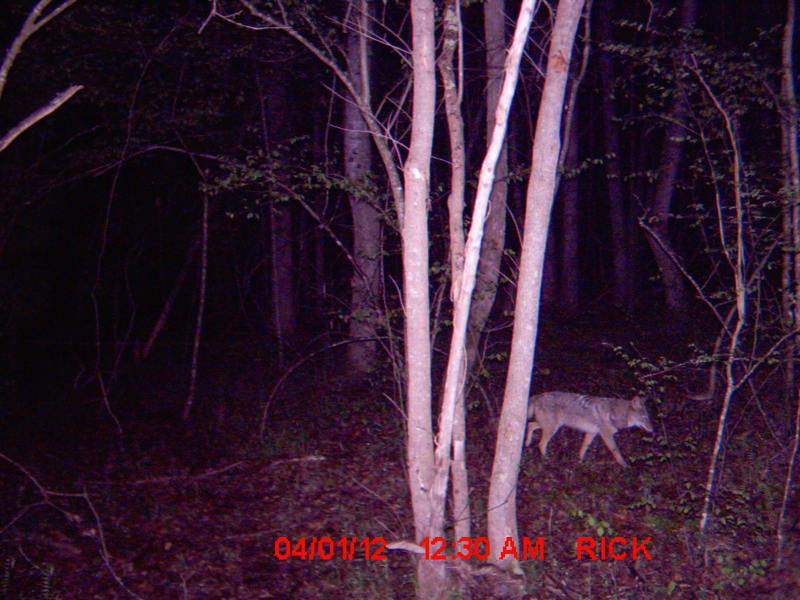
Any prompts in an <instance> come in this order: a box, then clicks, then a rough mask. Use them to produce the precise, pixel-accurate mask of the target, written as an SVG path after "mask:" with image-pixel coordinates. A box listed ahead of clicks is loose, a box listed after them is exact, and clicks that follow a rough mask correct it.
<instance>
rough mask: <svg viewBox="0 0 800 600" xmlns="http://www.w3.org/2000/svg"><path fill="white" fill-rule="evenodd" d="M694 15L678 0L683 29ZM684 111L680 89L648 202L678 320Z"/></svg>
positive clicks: (684, 304) (689, 4)
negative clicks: (676, 196)
mask: <svg viewBox="0 0 800 600" xmlns="http://www.w3.org/2000/svg"><path fill="white" fill-rule="evenodd" d="M696 15H697V1H696V0H683V1H682V2H681V27H682V28H683V29H688V28H691V27H693V26H694V23H695V20H696ZM687 114H688V108H687V106H686V101H685V99H684V98H683V97H682V95H681V93H680V90H676V91H675V97H674V99H673V101H672V104H671V105H670V108H669V111H668V123H667V126H666V127H665V128H664V145H663V146H662V149H661V159H660V161H659V174H658V179H657V180H656V186H655V190H654V192H653V198H652V202H651V205H650V208H651V217H652V219H653V223H652V229H653V231H654V232H655V234H656V235H657V236H658V240H655V239H653V237H652V236H648V237H647V241H648V243H649V244H650V249H651V250H652V252H653V256H654V258H655V260H656V264H657V265H658V268H659V271H660V272H661V281H662V285H663V288H664V297H665V300H666V303H667V308H668V309H669V311H670V312H671V313H672V314H673V316H674V317H676V318H678V319H680V320H684V319H685V318H686V317H687V311H688V301H687V296H686V286H685V284H684V280H683V275H682V274H681V272H680V269H678V267H677V266H676V265H675V263H674V262H673V261H672V259H671V258H670V254H672V255H675V254H676V253H675V252H674V250H673V249H672V244H671V241H670V235H669V220H670V216H671V213H672V192H673V190H674V188H675V183H676V181H677V180H678V169H679V168H680V164H681V161H682V160H683V138H684V136H685V132H686V127H685V123H686V118H687ZM659 240H660V243H659Z"/></svg>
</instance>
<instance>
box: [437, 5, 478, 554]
mask: <svg viewBox="0 0 800 600" xmlns="http://www.w3.org/2000/svg"><path fill="white" fill-rule="evenodd" d="M459 2H460V0H447V2H446V4H445V6H444V16H443V23H444V32H443V41H442V53H441V55H440V56H439V71H440V72H441V74H442V87H443V89H444V101H445V112H446V114H447V130H448V132H449V134H450V195H449V197H448V199H447V210H448V213H449V230H450V272H451V282H450V295H451V300H452V301H453V302H454V303H455V302H456V300H457V298H456V295H457V292H458V290H460V289H461V277H462V273H463V268H464V188H465V183H466V156H465V150H464V119H463V117H462V116H461V87H460V86H459V84H458V82H459V81H462V80H463V79H462V73H463V68H462V67H463V65H462V64H461V61H460V60H459V63H458V71H457V73H458V75H456V71H455V70H454V68H453V59H454V57H455V56H456V51H457V50H459V40H460V39H461V14H460V5H459ZM459 56H460V55H459ZM454 400H455V411H454V414H453V462H452V465H451V473H452V477H453V485H452V489H453V521H454V522H453V530H454V534H455V535H454V539H456V540H459V539H461V538H468V537H470V532H471V518H472V517H471V515H470V510H469V478H468V473H467V455H466V450H467V446H466V440H467V430H466V407H465V406H464V386H463V385H461V386H460V392H459V393H458V394H457V396H456V398H455V399H454Z"/></svg>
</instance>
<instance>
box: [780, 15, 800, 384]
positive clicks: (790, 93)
mask: <svg viewBox="0 0 800 600" xmlns="http://www.w3.org/2000/svg"><path fill="white" fill-rule="evenodd" d="M796 12H797V8H796V5H795V0H787V3H786V24H785V26H784V30H783V47H782V67H783V77H782V78H781V95H782V97H783V103H784V110H785V114H784V115H783V116H782V119H781V132H782V138H781V141H782V145H783V156H784V161H783V173H784V175H783V185H784V188H785V189H786V202H785V204H784V206H783V215H782V216H783V240H784V242H783V243H784V250H783V265H782V273H781V276H782V281H781V283H782V289H783V315H784V316H783V318H784V324H785V325H784V326H785V328H786V329H788V330H791V329H797V328H798V327H800V310H798V306H800V304H799V303H800V213H799V212H798V211H800V157H799V156H798V148H797V135H798V124H797V120H798V116H799V115H798V109H797V94H796V91H795V68H794V35H795V19H796ZM798 356H800V337H797V336H795V340H794V341H793V342H791V341H790V342H789V343H788V344H787V345H786V357H785V362H786V365H785V369H784V389H785V390H786V391H787V393H791V392H792V391H793V390H795V389H796V379H797V375H796V372H795V367H796V365H795V363H796V361H797V358H798Z"/></svg>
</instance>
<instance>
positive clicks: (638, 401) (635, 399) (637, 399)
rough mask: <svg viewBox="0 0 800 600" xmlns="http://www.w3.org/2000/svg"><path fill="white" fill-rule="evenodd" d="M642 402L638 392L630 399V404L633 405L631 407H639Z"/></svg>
mask: <svg viewBox="0 0 800 600" xmlns="http://www.w3.org/2000/svg"><path fill="white" fill-rule="evenodd" d="M642 404H644V400H642V397H641V396H639V395H638V394H637V395H636V396H634V397H633V400H631V406H633V408H639V407H640V406H642Z"/></svg>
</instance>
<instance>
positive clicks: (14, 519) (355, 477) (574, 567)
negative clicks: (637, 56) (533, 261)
mask: <svg viewBox="0 0 800 600" xmlns="http://www.w3.org/2000/svg"><path fill="white" fill-rule="evenodd" d="M650 326H651V327H653V328H655V327H656V326H654V325H653V324H652V323H651V325H650ZM659 329H660V331H659V334H658V335H657V336H656V335H652V334H651V332H650V331H648V330H647V329H644V328H642V327H640V326H638V325H637V324H636V323H635V322H633V321H625V320H624V319H607V320H602V319H596V318H591V319H589V318H587V319H586V320H585V321H582V320H572V321H569V322H556V321H545V324H544V325H543V329H542V333H541V338H540V344H539V348H538V349H537V369H536V372H535V376H534V383H533V390H534V391H535V392H539V391H545V390H552V389H562V390H571V391H578V392H584V393H588V394H598V395H605V396H609V395H613V396H620V397H628V396H632V395H633V393H634V392H635V391H636V390H637V388H638V389H641V383H642V381H645V380H646V379H648V377H647V375H648V374H649V379H651V380H656V381H658V385H656V386H654V389H652V390H651V394H650V396H649V399H648V405H649V409H650V413H651V417H652V420H653V424H654V427H655V432H654V434H653V435H649V434H646V433H645V432H642V431H640V430H625V431H621V432H620V433H619V434H618V435H617V440H618V444H619V447H620V450H621V452H622V454H623V455H624V456H625V457H626V458H627V459H628V461H629V463H630V464H631V468H629V469H622V468H621V467H619V466H618V465H617V464H616V463H615V462H614V461H613V457H612V456H611V454H610V452H609V451H608V449H607V448H605V446H604V445H603V444H602V443H601V442H600V441H599V440H595V442H594V444H593V445H592V446H591V448H590V449H589V453H588V455H587V460H586V461H585V463H583V464H579V463H578V462H577V454H578V446H579V444H580V439H581V434H579V433H578V432H575V431H571V430H562V431H561V432H559V434H558V435H556V436H555V437H554V438H553V440H552V441H551V443H550V447H549V450H548V456H547V459H546V460H544V461H543V460H542V459H541V457H540V456H539V453H538V450H537V449H536V447H535V445H534V446H532V447H531V448H527V449H525V450H524V453H523V461H522V466H521V473H520V488H519V492H518V495H517V501H518V517H519V533H520V535H521V536H524V537H527V538H530V539H531V540H533V541H534V542H535V541H536V540H538V538H540V537H541V538H542V544H543V546H542V547H543V548H544V555H543V557H542V556H537V557H535V558H532V559H528V560H524V561H523V562H522V568H523V570H524V572H525V585H526V588H527V589H528V590H529V594H530V595H529V597H530V598H537V599H550V598H552V599H568V600H577V599H611V598H614V599H626V598H631V599H633V598H665V599H666V598H676V599H687V600H688V599H702V598H709V599H711V598H776V599H779V598H786V599H790V598H792V599H795V600H796V599H797V598H799V597H800V592H799V590H800V523H798V520H799V519H800V498H799V496H800V493H799V492H798V487H797V486H798V483H797V482H796V481H795V487H794V493H793V496H792V502H791V505H790V510H789V513H788V514H789V516H790V518H789V522H788V528H787V529H788V534H787V538H786V540H785V542H784V560H783V564H782V566H780V567H779V566H777V565H776V564H775V560H774V559H775V546H776V535H775V527H776V521H777V515H778V510H779V508H780V504H781V499H782V493H783V485H784V482H785V479H786V465H787V458H788V455H789V446H788V445H787V440H788V439H789V432H790V430H791V423H792V421H791V417H792V414H793V410H794V409H793V407H792V406H791V405H787V404H786V403H781V402H780V400H779V398H778V393H777V391H775V390H773V391H770V390H769V389H768V388H765V389H762V390H759V391H758V393H755V394H754V393H750V392H748V393H747V394H745V393H742V395H741V397H740V398H739V399H738V400H737V402H736V403H735V405H734V407H733V411H732V414H731V419H730V425H731V427H730V430H729V436H728V439H727V444H726V451H725V453H724V469H723V471H722V476H721V477H720V479H719V482H718V485H719V490H720V492H719V494H718V495H717V497H716V503H715V510H714V514H713V517H712V520H711V526H710V530H709V534H708V537H707V539H706V551H705V553H703V552H701V551H700V550H699V545H698V544H699V539H698V522H699V519H700V514H701V510H702V507H703V499H704V493H703V490H704V484H705V480H706V477H707V469H708V463H709V457H710V454H711V451H712V447H713V443H714V438H715V434H716V428H717V416H718V413H719V404H718V402H705V403H701V402H696V401H692V400H689V399H688V398H687V393H688V390H689V388H694V390H693V391H697V388H700V387H702V377H701V375H700V374H699V373H697V372H694V373H692V372H690V371H688V370H686V369H683V370H665V368H666V367H665V365H666V364H667V363H666V362H664V363H662V362H660V361H661V359H662V358H663V359H666V360H668V361H681V360H685V359H686V358H687V355H688V350H687V347H688V344H690V343H692V342H697V341H698V340H692V339H687V338H688V336H687V333H686V332H684V331H670V328H669V327H668V326H667V325H666V324H662V325H661V327H660V328H659ZM653 331H655V329H653ZM665 332H666V333H665ZM500 343H501V342H498V345H499V344H500ZM502 343H505V341H502ZM615 348H616V349H615ZM334 352H335V351H334ZM493 353H496V350H492V349H489V351H488V353H487V354H488V355H491V354H493ZM259 354H260V353H259V352H257V351H252V350H251V349H249V348H247V347H240V348H236V349H229V350H227V351H226V358H224V359H223V358H221V357H215V360H214V361H209V363H210V364H212V365H213V367H208V368H207V369H206V370H205V371H204V374H203V375H202V378H203V379H201V381H202V382H203V386H202V390H203V391H202V393H201V394H200V396H199V397H198V403H197V406H198V413H199V414H198V419H197V420H196V421H197V422H196V423H194V424H192V425H190V426H182V425H178V424H176V423H177V421H175V420H174V418H172V417H170V415H174V414H178V413H179V408H180V403H181V402H182V401H183V395H184V394H185V387H186V386H185V373H183V371H180V370H178V369H175V368H174V366H173V368H172V369H168V368H166V367H165V368H164V369H163V370H162V372H161V373H159V374H155V373H153V374H152V375H151V376H150V377H149V379H147V380H145V379H144V378H141V379H140V380H138V381H137V383H136V384H135V385H133V384H129V386H128V387H127V388H126V390H125V394H124V395H121V397H120V399H119V410H118V413H119V414H118V416H119V418H120V420H121V423H122V425H123V429H124V431H125V435H124V436H123V437H120V436H119V435H118V434H117V433H116V429H115V427H114V426H113V422H112V421H111V419H110V418H109V417H108V415H107V414H106V413H105V412H104V411H103V407H102V404H100V403H97V402H94V403H91V404H89V405H85V406H83V408H82V410H83V411H84V412H85V415H84V416H81V415H80V414H79V413H78V411H77V410H73V409H72V408H70V407H69V406H65V407H64V408H62V409H61V412H58V413H55V412H52V411H51V412H50V413H48V414H50V415H51V417H52V415H53V414H58V417H53V418H46V417H44V416H42V415H39V416H38V417H35V418H34V417H31V418H30V419H28V420H27V421H25V422H23V421H22V420H21V421H20V422H19V423H18V426H15V427H14V428H13V431H14V434H13V435H10V436H8V437H7V439H6V440H5V441H4V442H3V448H1V449H0V450H2V452H3V454H4V455H5V456H6V457H8V458H11V459H13V460H14V461H15V462H16V463H17V464H16V465H13V464H10V463H9V462H7V460H5V459H4V460H3V461H2V463H3V464H2V465H0V473H2V478H1V479H0V481H1V482H2V483H0V500H2V511H1V514H0V516H1V517H2V519H3V520H2V524H0V527H2V530H1V531H0V600H6V599H13V600H22V599H26V600H27V599H40V598H41V599H57V598H58V599H67V598H74V599H98V600H99V599H112V598H120V599H122V598H135V599H144V600H169V599H176V600H178V599H180V600H200V599H230V600H255V599H312V598H314V599H327V598H330V599H334V598H337V599H344V598H352V599H361V600H367V599H391V598H397V599H401V598H412V597H413V596H414V579H413V568H412V564H411V561H410V559H409V556H408V555H407V554H405V553H404V552H399V551H389V550H385V549H384V548H383V546H382V544H383V541H386V542H393V541H397V540H411V539H412V538H413V531H412V518H411V514H410V502H409V495H408V485H407V481H406V474H405V470H404V431H403V422H402V419H401V416H400V414H401V413H400V407H399V403H398V402H397V400H396V399H391V398H392V394H393V393H394V391H393V388H392V386H391V385H390V383H389V382H388V381H379V380H376V381H374V382H371V383H370V384H369V385H358V386H354V385H351V384H348V383H347V379H346V378H345V377H342V373H341V361H342V357H341V356H332V355H328V356H324V357H320V359H319V360H312V361H308V363H306V365H304V367H303V368H302V369H299V370H298V371H297V372H296V373H295V374H294V375H293V376H292V377H290V378H289V379H288V380H287V382H286V385H285V386H284V387H283V388H282V390H281V391H280V393H278V394H277V395H276V397H275V399H274V402H273V404H272V406H271V410H270V415H269V420H268V424H267V429H266V434H265V436H264V439H263V441H257V440H254V431H255V430H256V429H257V424H258V419H259V412H260V406H261V405H262V403H263V402H264V399H265V397H266V396H267V395H268V393H269V391H270V390H271V389H272V386H273V385H274V381H275V379H276V378H275V377H274V375H273V376H270V374H269V371H270V369H269V368H267V367H265V366H263V365H264V364H266V362H265V361H264V360H260V359H259ZM262 358H263V357H262ZM503 376H504V369H503V358H502V355H497V360H496V362H495V363H492V364H489V365H488V368H487V372H486V374H485V376H484V377H483V378H482V380H481V381H480V382H479V383H480V385H479V386H476V387H474V388H473V389H472V391H471V393H470V396H469V423H468V459H469V468H470V472H469V477H470V487H471V509H472V515H473V528H472V531H473V532H474V533H473V536H474V538H478V537H480V536H483V535H485V531H486V529H485V526H486V519H485V512H486V498H487V492H488V479H489V473H490V469H491V459H492V452H493V448H494V424H495V422H496V411H497V410H498V407H499V403H500V400H501V398H502V391H501V390H502V384H503ZM754 398H757V400H756V399H754ZM137 405H138V406H140V407H141V406H142V405H146V406H148V407H149V408H148V410H147V411H142V410H140V409H139V410H137V411H132V410H127V409H126V408H125V406H137ZM134 413H135V415H136V416H135V418H134V417H133V416H129V415H133V414H134ZM90 416H91V417H92V418H90ZM18 418H20V419H21V417H18ZM7 428H8V427H7ZM9 429H10V428H9ZM22 468H24V469H25V472H23V471H22V470H21V469H22ZM579 537H590V538H594V539H595V540H596V541H597V543H598V544H600V543H601V539H602V538H605V540H606V541H610V540H611V539H612V538H624V540H625V542H617V546H616V548H615V550H616V551H617V552H620V550H621V551H627V552H628V556H626V557H625V558H624V559H622V560H613V559H612V558H611V557H610V556H606V558H605V559H602V557H600V556H598V559H597V560H592V559H591V558H590V557H589V555H588V554H584V555H583V556H582V557H581V558H580V559H578V558H576V542H577V540H578V538H579ZM634 538H635V539H636V540H637V543H639V544H641V543H643V542H644V540H648V541H647V542H646V543H645V547H646V549H647V553H646V554H645V553H642V552H640V555H639V556H638V557H637V558H636V559H635V560H632V559H631V558H630V550H631V545H630V544H631V543H632V541H633V540H634ZM313 540H316V543H314V542H313ZM303 541H305V545H303ZM448 541H452V540H448ZM312 551H313V553H314V554H315V555H316V556H314V557H312V556H311V555H310V554H311V552H312ZM432 551H433V548H432ZM598 552H599V547H598ZM285 554H288V556H284V555H285ZM320 555H321V556H320ZM281 558H283V559H281ZM448 563H449V564H450V565H451V566H452V568H453V569H455V570H457V571H459V572H460V573H462V574H463V573H464V572H465V571H466V570H467V569H468V568H469V566H468V565H470V564H473V561H460V560H449V561H448ZM473 597H481V596H480V594H479V593H478V592H474V593H473Z"/></svg>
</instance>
